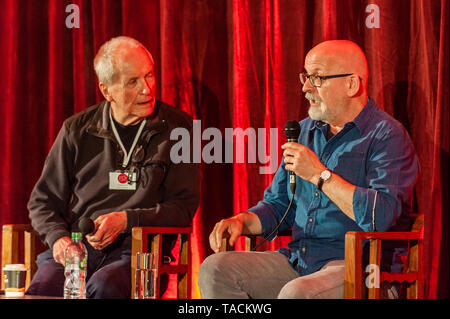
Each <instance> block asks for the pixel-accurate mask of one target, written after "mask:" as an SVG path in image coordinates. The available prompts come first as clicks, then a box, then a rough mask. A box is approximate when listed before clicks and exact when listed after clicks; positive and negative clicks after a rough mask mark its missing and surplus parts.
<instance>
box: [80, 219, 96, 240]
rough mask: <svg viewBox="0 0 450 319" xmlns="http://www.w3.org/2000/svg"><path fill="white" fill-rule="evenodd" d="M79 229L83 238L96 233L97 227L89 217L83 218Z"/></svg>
mask: <svg viewBox="0 0 450 319" xmlns="http://www.w3.org/2000/svg"><path fill="white" fill-rule="evenodd" d="M78 228H79V229H80V231H81V233H82V234H83V236H86V235H90V234H92V233H94V232H95V225H94V222H93V221H92V219H90V218H88V217H83V218H81V219H80V221H79V222H78Z"/></svg>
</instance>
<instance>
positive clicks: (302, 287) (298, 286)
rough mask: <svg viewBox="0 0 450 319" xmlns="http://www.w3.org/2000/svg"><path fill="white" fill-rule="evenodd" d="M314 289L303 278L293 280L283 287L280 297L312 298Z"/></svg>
mask: <svg viewBox="0 0 450 319" xmlns="http://www.w3.org/2000/svg"><path fill="white" fill-rule="evenodd" d="M311 298H312V291H311V289H309V288H308V285H306V284H305V283H304V282H303V281H302V280H301V278H297V279H294V280H291V281H290V282H288V283H287V284H286V285H284V286H283V288H281V290H280V293H279V294H278V299H311Z"/></svg>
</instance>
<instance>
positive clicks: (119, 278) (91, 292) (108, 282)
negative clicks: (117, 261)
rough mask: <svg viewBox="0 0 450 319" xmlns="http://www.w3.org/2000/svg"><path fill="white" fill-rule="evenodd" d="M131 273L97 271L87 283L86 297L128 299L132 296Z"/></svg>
mask: <svg viewBox="0 0 450 319" xmlns="http://www.w3.org/2000/svg"><path fill="white" fill-rule="evenodd" d="M130 281H131V279H130V276H129V274H128V273H127V274H125V273H123V274H122V273H118V272H112V271H105V270H103V269H100V270H98V271H96V272H95V273H94V274H93V275H92V277H91V278H90V279H89V280H88V282H87V283H86V297H87V298H95V299H128V298H130V296H131V282H130Z"/></svg>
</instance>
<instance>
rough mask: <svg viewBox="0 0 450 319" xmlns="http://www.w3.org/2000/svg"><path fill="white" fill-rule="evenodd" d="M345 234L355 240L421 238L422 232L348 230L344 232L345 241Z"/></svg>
mask: <svg viewBox="0 0 450 319" xmlns="http://www.w3.org/2000/svg"><path fill="white" fill-rule="evenodd" d="M347 236H348V237H350V236H352V237H354V238H355V239H356V240H362V239H410V240H411V239H423V234H421V233H420V232H378V231H375V232H356V231H349V232H347V233H346V234H345V241H347Z"/></svg>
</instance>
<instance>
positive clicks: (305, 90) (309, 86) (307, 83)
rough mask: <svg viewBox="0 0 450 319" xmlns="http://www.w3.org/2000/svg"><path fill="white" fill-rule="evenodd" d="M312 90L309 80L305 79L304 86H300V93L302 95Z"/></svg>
mask: <svg viewBox="0 0 450 319" xmlns="http://www.w3.org/2000/svg"><path fill="white" fill-rule="evenodd" d="M313 89H314V86H313V85H312V84H311V82H310V81H309V79H306V81H305V84H303V86H302V91H303V92H304V93H306V92H310V91H312V90H313Z"/></svg>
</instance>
